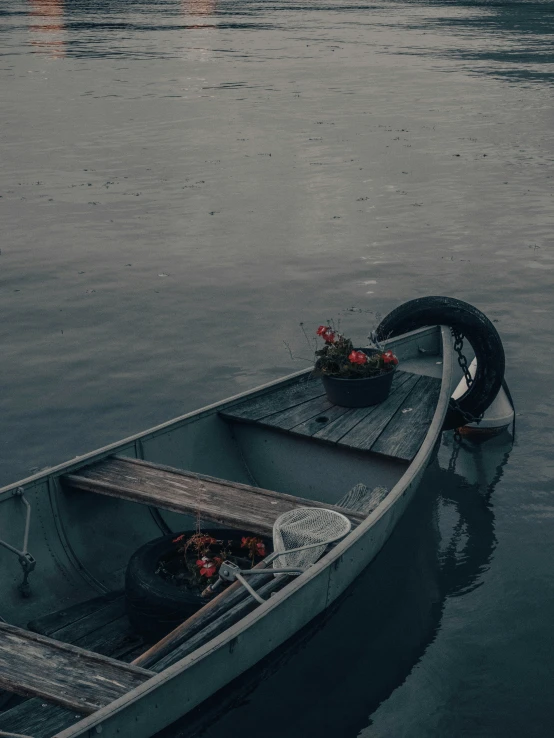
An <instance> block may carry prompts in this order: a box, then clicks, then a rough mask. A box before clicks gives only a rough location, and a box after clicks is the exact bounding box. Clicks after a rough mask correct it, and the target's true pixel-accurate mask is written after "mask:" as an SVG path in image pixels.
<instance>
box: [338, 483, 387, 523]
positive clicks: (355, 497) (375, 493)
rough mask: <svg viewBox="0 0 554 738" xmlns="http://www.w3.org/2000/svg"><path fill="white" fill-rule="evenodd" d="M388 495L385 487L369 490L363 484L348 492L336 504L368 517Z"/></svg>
mask: <svg viewBox="0 0 554 738" xmlns="http://www.w3.org/2000/svg"><path fill="white" fill-rule="evenodd" d="M388 493H389V490H388V489H387V488H386V487H374V488H373V489H370V488H369V487H366V485H365V484H362V483H359V484H356V485H354V487H352V489H350V490H348V492H347V493H346V494H345V495H344V497H341V499H340V500H339V501H338V504H339V505H340V506H341V507H346V508H348V509H349V510H356V511H357V512H362V513H364V514H365V515H369V513H370V512H372V511H373V510H375V508H376V507H377V505H379V503H380V502H381V501H382V500H384V499H385V497H386V496H387V495H388Z"/></svg>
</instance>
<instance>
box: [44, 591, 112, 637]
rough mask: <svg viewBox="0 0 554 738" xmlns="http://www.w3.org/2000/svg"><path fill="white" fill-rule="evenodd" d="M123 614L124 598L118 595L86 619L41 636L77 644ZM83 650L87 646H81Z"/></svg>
mask: <svg viewBox="0 0 554 738" xmlns="http://www.w3.org/2000/svg"><path fill="white" fill-rule="evenodd" d="M124 614H125V597H124V596H123V595H120V596H119V597H118V598H117V599H114V600H112V601H111V602H108V603H107V604H106V605H104V606H103V607H98V608H97V609H96V610H95V611H94V612H91V613H90V614H89V615H87V617H84V618H81V619H80V620H76V621H75V622H73V623H69V624H68V625H66V626H64V627H61V628H58V629H57V630H55V631H53V632H51V633H43V635H48V636H51V637H53V638H55V639H56V640H57V641H63V642H64V643H78V641H79V640H80V639H81V638H83V637H84V636H87V635H89V634H90V633H93V632H95V631H97V630H98V629H101V628H103V627H104V626H106V625H108V623H111V622H112V621H114V620H117V619H118V618H120V617H121V616H122V615H124ZM83 648H87V646H83ZM89 650H91V651H94V650H95V649H93V648H91V649H89Z"/></svg>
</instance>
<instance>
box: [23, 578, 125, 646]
mask: <svg viewBox="0 0 554 738" xmlns="http://www.w3.org/2000/svg"><path fill="white" fill-rule="evenodd" d="M122 595H123V590H120V591H117V592H109V593H108V594H105V595H101V596H100V597H94V598H93V599H91V600H87V601H86V602H81V603H79V604H77V605H71V606H70V607H66V608H64V609H63V610H56V612H53V613H49V614H48V615H43V616H42V617H40V618H35V619H34V620H31V621H30V623H29V624H28V626H27V627H28V628H29V630H33V631H34V632H35V633H42V635H46V636H51V635H53V634H54V633H56V631H58V630H60V629H61V628H64V627H66V626H68V625H71V623H74V622H76V621H77V620H81V619H82V618H86V617H87V616H88V615H92V614H93V613H95V612H96V611H97V610H98V609H99V608H101V607H104V606H105V605H107V604H109V603H110V602H112V601H113V600H116V599H117V598H118V597H121V596H122ZM58 640H65V639H63V638H58ZM67 640H70V639H67Z"/></svg>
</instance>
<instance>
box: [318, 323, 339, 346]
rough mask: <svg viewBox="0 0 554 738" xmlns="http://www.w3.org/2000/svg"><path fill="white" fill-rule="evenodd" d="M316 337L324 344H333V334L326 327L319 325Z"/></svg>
mask: <svg viewBox="0 0 554 738" xmlns="http://www.w3.org/2000/svg"><path fill="white" fill-rule="evenodd" d="M316 335H318V336H321V338H323V340H324V341H325V343H334V342H335V333H334V331H333V330H331V328H329V326H328V325H320V326H319V328H318V329H317V331H316Z"/></svg>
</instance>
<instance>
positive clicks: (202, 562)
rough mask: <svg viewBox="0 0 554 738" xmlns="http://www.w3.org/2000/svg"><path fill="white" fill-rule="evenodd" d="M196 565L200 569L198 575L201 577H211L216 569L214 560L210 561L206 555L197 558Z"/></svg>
mask: <svg viewBox="0 0 554 738" xmlns="http://www.w3.org/2000/svg"><path fill="white" fill-rule="evenodd" d="M196 566H197V567H198V568H199V569H200V576H202V577H208V578H209V577H213V576H214V575H215V573H216V571H217V566H216V565H215V561H210V559H208V558H207V556H203V557H202V558H201V559H198V561H197V562H196Z"/></svg>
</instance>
